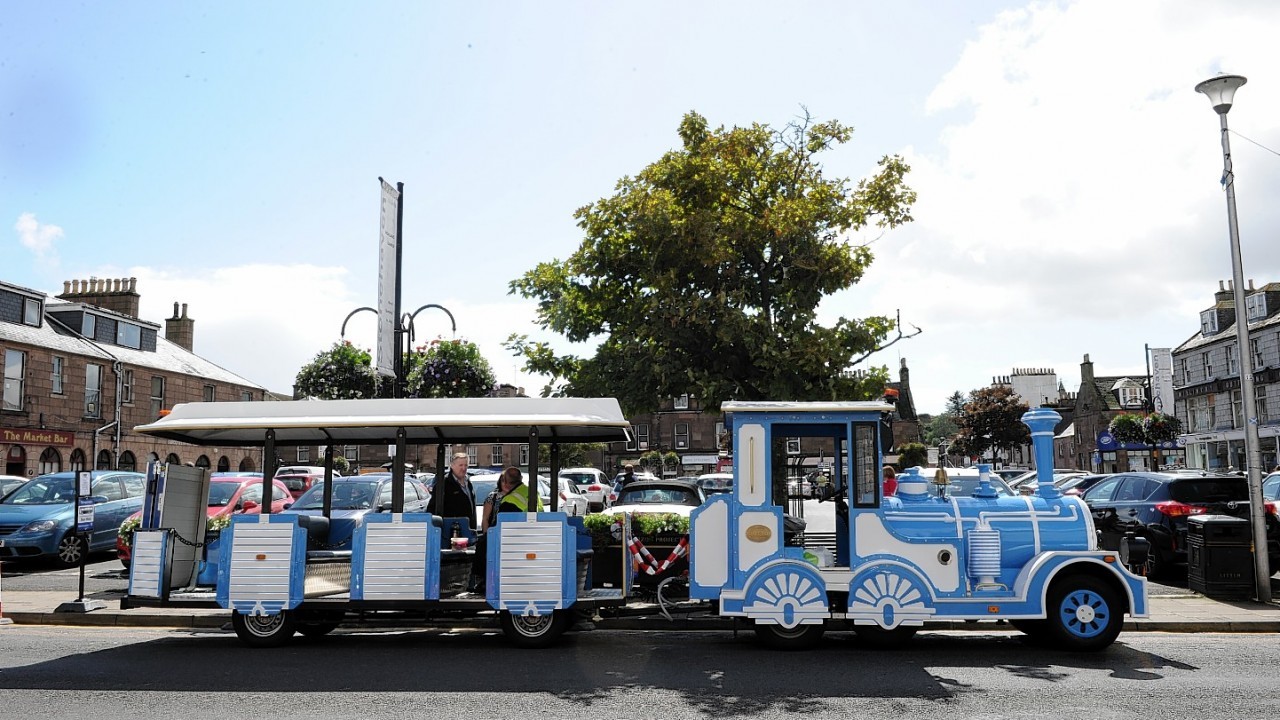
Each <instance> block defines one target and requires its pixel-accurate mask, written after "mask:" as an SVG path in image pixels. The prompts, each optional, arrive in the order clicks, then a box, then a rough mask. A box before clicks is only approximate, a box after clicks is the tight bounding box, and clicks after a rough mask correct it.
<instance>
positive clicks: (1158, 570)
mask: <svg viewBox="0 0 1280 720" xmlns="http://www.w3.org/2000/svg"><path fill="white" fill-rule="evenodd" d="M1170 564H1171V563H1170V562H1169V561H1168V560H1167V559H1166V558H1165V557H1164V553H1163V552H1161V551H1160V550H1157V549H1156V548H1151V552H1149V553H1147V564H1146V573H1145V574H1146V576H1147V577H1148V578H1150V579H1152V580H1156V579H1159V578H1163V577H1164V576H1166V575H1168V574H1169V565H1170Z"/></svg>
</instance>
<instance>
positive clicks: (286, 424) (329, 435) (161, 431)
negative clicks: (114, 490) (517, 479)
mask: <svg viewBox="0 0 1280 720" xmlns="http://www.w3.org/2000/svg"><path fill="white" fill-rule="evenodd" d="M400 428H403V429H404V431H405V442H407V443H408V444H410V445H423V444H435V443H441V442H443V443H480V442H494V443H502V442H529V441H530V433H531V432H532V431H535V430H536V432H537V441H538V442H539V443H557V442H624V441H626V440H627V439H628V432H629V430H630V428H631V425H630V423H628V422H627V419H626V418H625V417H623V415H622V409H621V408H620V407H619V406H618V401H617V400H615V399H613V398H448V399H437V398H399V399H378V400H289V401H283V402H201V403H184V404H182V405H178V406H176V407H174V408H173V411H172V412H170V413H169V414H168V415H167V416H165V417H162V418H160V419H159V420H157V421H155V422H153V423H149V424H147V425H139V426H137V427H135V428H134V430H135V431H136V432H140V433H143V434H146V435H154V436H156V437H162V438H168V439H170V440H178V441H181V442H187V443H192V444H195V445H222V446H228V447H234V446H262V445H263V444H264V443H265V442H266V434H267V431H268V430H274V431H275V443H276V445H285V446H288V445H330V444H350V445H370V444H379V443H387V444H391V443H394V442H395V437H396V430H398V429H400Z"/></svg>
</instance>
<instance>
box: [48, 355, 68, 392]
mask: <svg viewBox="0 0 1280 720" xmlns="http://www.w3.org/2000/svg"><path fill="white" fill-rule="evenodd" d="M66 362H67V361H66V360H65V359H64V358H60V357H58V356H57V355H54V356H53V372H52V373H51V374H50V376H49V379H50V381H52V385H53V394H54V395H61V394H62V371H63V368H65V367H66Z"/></svg>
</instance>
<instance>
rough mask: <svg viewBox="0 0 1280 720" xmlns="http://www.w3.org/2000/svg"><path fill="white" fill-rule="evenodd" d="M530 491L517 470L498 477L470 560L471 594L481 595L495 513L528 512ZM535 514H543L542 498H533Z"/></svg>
mask: <svg viewBox="0 0 1280 720" xmlns="http://www.w3.org/2000/svg"><path fill="white" fill-rule="evenodd" d="M529 492H530V491H529V490H528V489H527V487H526V486H525V484H524V478H523V477H522V476H521V474H520V469H519V468H514V467H509V468H507V469H506V470H503V471H502V474H501V475H499V476H498V486H497V487H496V488H494V490H493V492H491V493H489V497H487V498H485V501H484V515H483V516H481V521H480V531H481V532H482V533H483V534H482V535H481V536H480V539H479V541H477V542H476V548H475V555H474V556H473V557H472V558H471V582H470V583H469V584H468V586H467V589H468V590H469V591H470V592H473V593H477V594H484V591H485V575H486V570H487V567H488V563H487V560H488V555H489V552H488V548H489V528H491V527H493V526H494V525H497V524H498V513H500V512H517V513H523V512H528V511H529ZM533 502H534V509H535V510H534V511H535V512H542V498H540V497H538V495H537V493H534V494H533Z"/></svg>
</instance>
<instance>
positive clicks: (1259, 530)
mask: <svg viewBox="0 0 1280 720" xmlns="http://www.w3.org/2000/svg"><path fill="white" fill-rule="evenodd" d="M1244 84H1245V78H1244V77H1243V76H1242V75H1218V76H1216V77H1212V78H1209V79H1208V80H1205V81H1204V82H1202V83H1200V84H1199V85H1196V92H1200V93H1204V94H1205V95H1206V96H1207V97H1208V98H1209V104H1211V105H1212V106H1213V110H1214V112H1216V113H1218V120H1219V125H1220V127H1221V134H1222V187H1223V190H1225V191H1226V194H1227V231H1228V235H1229V239H1230V241H1231V276H1232V278H1233V280H1234V285H1235V287H1234V288H1232V290H1233V291H1234V293H1235V304H1236V308H1235V311H1236V351H1237V352H1238V353H1239V354H1240V357H1239V362H1238V363H1237V367H1239V368H1240V394H1241V396H1242V398H1241V399H1242V401H1243V404H1244V407H1243V408H1241V411H1242V414H1243V416H1244V449H1245V457H1246V458H1247V460H1248V468H1247V470H1248V474H1249V521H1250V523H1252V525H1253V564H1254V579H1255V580H1256V583H1257V595H1258V602H1269V601H1270V600H1271V567H1270V562H1269V561H1268V559H1267V526H1266V522H1265V516H1264V515H1263V512H1264V509H1263V505H1262V450H1261V446H1260V445H1259V442H1258V405H1257V400H1256V399H1255V398H1256V397H1257V396H1256V394H1255V393H1254V388H1253V355H1252V353H1250V352H1249V321H1248V315H1247V314H1246V312H1245V304H1244V303H1245V300H1244V267H1243V261H1242V260H1241V258H1240V227H1239V225H1238V224H1237V223H1236V183H1235V172H1234V171H1233V170H1232V167H1231V141H1230V138H1229V137H1228V130H1227V112H1229V111H1230V110H1231V103H1232V101H1233V100H1234V99H1235V94H1236V90H1238V89H1239V88H1240V86H1242V85H1244Z"/></svg>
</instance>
